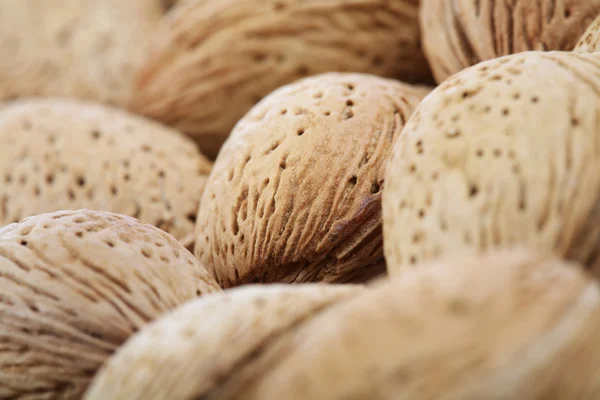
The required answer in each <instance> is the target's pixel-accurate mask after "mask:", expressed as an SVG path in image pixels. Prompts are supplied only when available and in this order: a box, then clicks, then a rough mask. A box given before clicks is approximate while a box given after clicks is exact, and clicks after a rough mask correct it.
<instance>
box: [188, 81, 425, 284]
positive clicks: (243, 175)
mask: <svg viewBox="0 0 600 400" xmlns="http://www.w3.org/2000/svg"><path fill="white" fill-rule="evenodd" d="M427 92H428V89H425V88H421V87H413V86H409V85H406V84H402V83H400V82H396V81H392V80H387V79H383V78H378V77H373V76H369V75H361V74H336V73H331V74H325V75H320V76H317V77H311V78H306V79H303V80H300V81H298V82H296V83H294V84H290V85H288V86H285V87H283V88H281V89H279V90H277V91H275V92H274V93H272V94H271V95H269V96H268V97H267V98H265V100H263V101H262V102H261V103H259V104H258V105H257V106H256V107H254V108H253V109H252V111H251V112H250V113H249V114H248V115H247V116H246V117H244V118H243V119H242V120H241V121H240V122H239V123H238V125H237V126H236V128H235V129H234V130H233V132H232V134H231V137H230V138H229V140H228V141H227V143H226V144H225V146H224V147H223V149H222V151H221V153H220V154H219V157H218V159H217V161H216V163H215V166H214V169H213V171H212V173H211V175H210V177H209V180H208V182H207V185H206V190H205V193H204V195H203V198H202V201H201V206H200V212H199V214H198V223H197V228H196V250H195V251H196V255H197V256H198V257H199V258H200V259H201V260H202V261H203V262H204V263H205V265H207V266H209V267H210V268H211V269H212V270H213V272H214V274H215V276H216V277H217V280H218V281H219V282H220V283H221V284H222V285H223V286H226V287H228V286H235V285H239V284H242V283H250V282H310V281H326V282H339V281H346V280H349V279H354V278H361V275H368V274H369V273H370V272H371V271H372V270H374V269H375V268H377V267H381V263H382V262H383V252H382V243H381V242H382V239H381V190H382V187H383V173H384V168H385V163H386V161H387V158H388V155H389V153H390V151H391V147H392V145H393V143H394V142H395V140H396V139H397V138H398V136H399V135H400V132H401V130H402V128H403V126H404V122H405V121H406V120H407V119H408V117H409V116H410V114H411V113H412V111H413V109H414V108H415V107H416V105H417V104H418V102H419V100H420V99H421V97H422V96H424V95H425V94H426V93H427Z"/></svg>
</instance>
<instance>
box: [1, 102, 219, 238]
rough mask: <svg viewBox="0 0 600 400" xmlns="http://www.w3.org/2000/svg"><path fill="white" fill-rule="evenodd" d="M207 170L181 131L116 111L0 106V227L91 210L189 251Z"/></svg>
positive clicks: (81, 105)
mask: <svg viewBox="0 0 600 400" xmlns="http://www.w3.org/2000/svg"><path fill="white" fill-rule="evenodd" d="M210 167H211V163H210V162H209V161H208V160H207V159H206V158H204V156H202V154H201V153H200V152H199V151H198V150H197V149H196V147H195V145H194V143H193V142H191V141H190V140H188V139H187V138H186V137H185V136H183V135H181V134H180V133H179V132H177V131H175V130H173V129H171V128H167V127H165V126H162V125H160V124H158V123H155V122H151V121H149V120H146V119H143V118H140V117H138V116H134V115H132V114H129V113H127V112H125V111H121V110H118V109H116V108H112V107H107V106H102V105H95V104H92V103H85V102H78V101H74V100H59V99H30V100H23V101H18V102H14V103H11V104H6V105H4V106H2V107H0V182H1V183H2V185H1V186H0V226H2V225H5V224H8V223H11V222H16V221H19V220H20V219H22V218H25V217H28V216H31V215H37V214H40V213H44V212H51V211H57V210H62V209H79V208H90V209H97V210H104V211H110V212H115V213H119V214H125V215H130V216H134V217H136V218H139V219H141V220H142V221H144V222H147V223H150V224H152V225H155V226H157V227H159V228H161V229H163V230H165V231H167V232H169V233H171V234H173V235H174V236H175V237H176V238H177V239H178V240H180V241H182V243H184V245H186V246H189V245H191V244H192V236H193V230H194V226H195V220H196V213H197V211H198V203H199V201H200V196H201V195H202V191H203V189H204V184H205V181H206V179H207V177H208V173H209V172H210Z"/></svg>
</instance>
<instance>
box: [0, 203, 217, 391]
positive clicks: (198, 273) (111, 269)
mask: <svg viewBox="0 0 600 400" xmlns="http://www.w3.org/2000/svg"><path fill="white" fill-rule="evenodd" d="M219 290H220V289H219V287H218V285H217V284H216V282H215V281H214V280H213V279H212V278H211V277H210V276H209V274H208V272H207V271H206V270H205V269H204V267H203V266H202V265H201V264H200V262H199V261H198V260H197V259H196V258H194V257H193V256H192V254H190V253H189V252H188V251H187V250H186V249H185V248H184V247H183V246H182V245H181V244H179V243H178V242H177V241H176V240H175V239H174V238H173V237H172V236H170V235H168V234H166V233H165V232H163V231H161V230H159V229H157V228H155V227H153V226H151V225H147V224H143V223H141V222H140V221H138V220H135V219H133V218H130V217H126V216H122V215H117V214H111V213H102V212H96V211H89V210H80V211H61V212H56V213H52V214H43V215H39V216H34V217H30V218H27V219H25V220H23V221H21V222H20V223H18V224H11V225H8V226H6V227H4V228H1V229H0V321H1V323H0V349H1V351H0V398H3V399H19V400H21V399H22V400H25V399H27V400H33V399H40V400H41V399H65V400H67V399H73V400H75V399H79V398H81V396H82V394H83V392H84V391H85V389H86V387H87V386H88V384H89V382H90V380H91V379H92V378H93V376H94V374H95V372H96V371H97V370H98V369H99V368H100V366H101V365H102V364H103V363H104V361H105V360H106V359H107V358H108V357H109V356H110V355H111V354H112V353H113V351H115V350H116V349H117V348H118V347H119V346H120V345H121V344H122V343H123V342H124V341H125V340H126V339H127V338H128V337H129V336H130V335H131V334H132V333H134V332H136V331H137V330H138V329H140V328H141V327H142V326H143V325H145V324H146V323H148V322H150V321H151V320H153V319H155V318H156V317H158V316H159V315H161V314H163V313H164V312H166V311H168V310H170V309H173V308H175V307H176V306H178V305H179V304H181V303H183V302H185V301H187V300H190V299H193V298H195V297H197V296H199V295H202V294H207V293H212V292H216V291H219Z"/></svg>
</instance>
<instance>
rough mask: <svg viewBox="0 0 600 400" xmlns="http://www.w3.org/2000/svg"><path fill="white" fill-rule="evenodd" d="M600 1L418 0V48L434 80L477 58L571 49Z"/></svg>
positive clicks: (481, 59) (597, 11)
mask: <svg viewBox="0 0 600 400" xmlns="http://www.w3.org/2000/svg"><path fill="white" fill-rule="evenodd" d="M598 14H600V0H560V1H556V0H510V1H505V0H502V1H495V0H477V1H472V0H421V32H422V35H423V48H424V50H425V54H426V55H427V58H428V60H429V63H430V65H431V68H432V70H433V73H434V75H435V77H436V80H437V81H438V82H440V83H441V82H442V81H444V80H445V79H446V78H448V77H449V76H450V75H453V74H455V73H457V72H459V71H461V70H462V69H464V68H467V67H469V66H471V65H475V64H477V63H478V62H480V61H485V60H491V59H494V58H497V57H501V56H505V55H510V54H514V53H520V52H524V51H529V50H540V51H541V50H544V51H548V50H572V49H573V48H574V47H575V44H576V43H577V41H578V40H579V38H580V37H581V35H582V34H583V32H584V31H585V29H586V28H587V26H588V25H589V24H590V23H591V22H592V21H593V19H594V18H595V17H596V16H597V15H598Z"/></svg>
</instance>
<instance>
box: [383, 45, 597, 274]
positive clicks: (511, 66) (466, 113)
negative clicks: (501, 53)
mask: <svg viewBox="0 0 600 400" xmlns="http://www.w3.org/2000/svg"><path fill="white" fill-rule="evenodd" d="M599 108H600V54H598V53H596V54H595V55H594V54H593V53H592V54H579V53H575V52H568V53H567V52H528V53H522V54H517V55H512V56H507V57H503V58H500V59H497V60H491V61H487V62H483V63H480V64H479V65H477V66H475V67H471V68H469V69H467V70H465V71H463V72H461V73H460V74H457V75H455V76H454V77H452V78H450V79H449V80H447V81H446V82H445V83H443V84H442V85H440V87H439V88H437V89H436V90H435V91H433V92H432V93H431V94H430V95H429V96H428V97H427V98H426V99H425V100H424V101H423V102H422V103H421V104H420V105H419V107H418V108H417V110H416V111H415V113H414V114H413V116H412V117H411V119H410V120H409V121H408V122H407V124H406V127H405V129H404V131H403V133H402V135H401V137H400V139H399V140H398V142H397V144H396V145H395V147H394V149H393V151H392V155H391V157H390V160H389V164H388V166H387V171H386V175H385V182H386V190H385V191H384V194H383V217H384V222H383V225H384V238H385V240H384V244H385V256H386V260H387V262H388V270H389V271H390V273H392V274H396V273H401V272H402V271H403V270H406V269H410V267H411V266H412V265H414V264H417V263H419V262H420V261H423V260H428V259H432V258H437V257H441V256H447V255H449V254H452V253H455V252H461V251H463V250H464V251H473V250H476V251H477V250H487V249H490V248H498V247H513V246H520V245H523V246H528V247H531V248H535V249H539V250H542V251H554V252H555V253H556V254H558V255H560V256H561V257H565V258H568V259H572V260H575V261H578V262H580V263H582V264H585V265H586V266H587V267H589V268H590V269H591V270H593V272H594V273H596V274H599V275H600V258H599V257H598V256H599V254H600V253H599V252H598V249H599V248H600V230H599V226H600V225H599V223H600V208H599V207H598V205H599V204H600V198H599V197H598V196H599V194H600V175H599V174H598V170H599V169H600V144H599V143H600V141H599V136H598V132H600V119H598V109H599Z"/></svg>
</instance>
